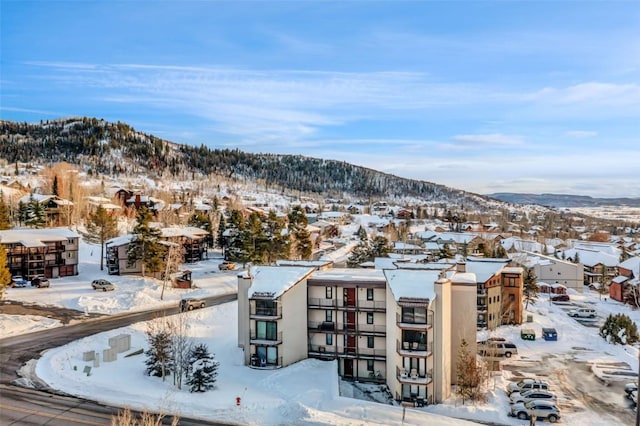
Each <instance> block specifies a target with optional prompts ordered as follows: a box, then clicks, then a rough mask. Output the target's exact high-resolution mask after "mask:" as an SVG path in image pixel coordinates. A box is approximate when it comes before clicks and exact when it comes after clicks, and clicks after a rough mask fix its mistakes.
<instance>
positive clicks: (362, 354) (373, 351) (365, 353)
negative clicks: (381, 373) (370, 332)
mask: <svg viewBox="0 0 640 426" xmlns="http://www.w3.org/2000/svg"><path fill="white" fill-rule="evenodd" d="M335 351H336V353H337V354H338V355H339V356H346V357H349V358H375V359H379V360H384V359H386V358H387V350H386V349H384V348H367V347H362V346H358V347H355V346H354V347H345V346H338V347H337V348H336V349H335Z"/></svg>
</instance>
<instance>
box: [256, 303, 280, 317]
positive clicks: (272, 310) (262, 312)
mask: <svg viewBox="0 0 640 426" xmlns="http://www.w3.org/2000/svg"><path fill="white" fill-rule="evenodd" d="M249 318H251V319H269V320H272V319H279V318H282V305H280V304H277V305H276V306H274V307H261V306H256V304H255V303H253V301H252V302H251V305H250V308H249Z"/></svg>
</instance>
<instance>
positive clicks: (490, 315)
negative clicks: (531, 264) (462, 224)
mask: <svg viewBox="0 0 640 426" xmlns="http://www.w3.org/2000/svg"><path fill="white" fill-rule="evenodd" d="M508 262H509V259H485V258H471V257H468V258H467V260H466V261H465V263H464V264H461V265H460V266H459V269H460V271H461V270H462V269H464V270H465V271H466V272H471V273H473V274H475V276H476V280H477V281H476V283H477V311H478V318H477V326H478V328H488V329H489V330H493V329H495V328H497V327H499V326H501V325H502V324H521V323H522V292H523V270H522V268H520V267H508V266H507V263H508Z"/></svg>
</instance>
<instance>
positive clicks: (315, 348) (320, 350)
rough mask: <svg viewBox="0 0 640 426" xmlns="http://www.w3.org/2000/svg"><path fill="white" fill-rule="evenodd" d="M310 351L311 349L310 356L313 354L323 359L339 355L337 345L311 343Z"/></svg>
mask: <svg viewBox="0 0 640 426" xmlns="http://www.w3.org/2000/svg"><path fill="white" fill-rule="evenodd" d="M308 351H309V356H313V357H316V358H321V359H335V358H336V356H337V354H336V347H335V346H326V345H312V344H310V345H309V347H308Z"/></svg>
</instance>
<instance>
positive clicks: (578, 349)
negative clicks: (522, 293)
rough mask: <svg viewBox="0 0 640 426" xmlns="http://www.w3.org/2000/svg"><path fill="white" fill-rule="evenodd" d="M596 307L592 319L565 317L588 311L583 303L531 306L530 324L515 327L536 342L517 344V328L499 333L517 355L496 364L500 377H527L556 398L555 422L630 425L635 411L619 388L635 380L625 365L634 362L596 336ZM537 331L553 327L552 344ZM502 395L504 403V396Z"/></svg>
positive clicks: (602, 317)
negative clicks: (555, 331)
mask: <svg viewBox="0 0 640 426" xmlns="http://www.w3.org/2000/svg"><path fill="white" fill-rule="evenodd" d="M602 303H605V302H604V301H603V302H602ZM598 306H599V305H595V308H596V311H597V313H598V315H597V316H596V318H592V319H590V318H579V319H577V318H572V317H570V316H569V315H568V312H569V310H570V309H575V308H576V307H594V305H593V304H590V303H585V302H583V301H581V302H578V303H570V304H562V305H555V304H552V303H549V302H547V301H545V302H542V303H539V304H538V305H537V306H534V307H531V308H530V309H529V311H531V312H532V314H533V321H532V322H531V323H525V324H523V325H522V327H521V328H523V329H524V328H528V327H532V328H534V329H536V330H537V339H536V341H526V340H522V339H521V338H520V334H519V330H520V329H521V328H520V327H514V328H513V329H512V330H511V331H509V332H507V333H502V334H501V337H506V338H507V339H508V340H510V341H512V342H513V343H515V344H516V345H517V347H518V355H517V356H514V357H512V358H508V359H507V358H503V359H502V362H501V364H502V370H503V374H504V378H505V379H508V380H509V381H517V380H519V379H521V378H524V377H529V378H538V379H542V380H544V381H546V382H548V383H549V390H550V391H551V392H553V393H554V394H555V395H556V396H557V398H558V401H557V406H558V408H560V411H561V414H562V419H561V420H560V423H564V424H571V425H573V424H580V425H583V426H584V425H633V424H634V423H635V416H636V412H635V409H634V407H633V403H632V402H631V401H630V400H628V399H627V398H625V393H624V385H625V383H628V382H633V381H637V380H638V373H637V370H636V371H634V370H633V369H632V367H631V365H630V362H631V360H632V359H634V358H632V357H630V356H625V354H626V352H627V351H626V350H625V348H624V346H622V345H610V344H608V343H606V341H605V340H604V339H603V338H601V337H600V336H599V335H598V331H599V327H600V326H601V325H602V324H603V322H604V320H605V318H606V315H607V313H606V312H603V310H602V309H598ZM543 327H555V328H557V329H558V342H552V341H544V340H542V339H541V337H542V336H541V329H542V328H543ZM620 354H622V356H621V355H620ZM627 355H631V354H627ZM625 360H626V361H625ZM635 362H636V363H637V361H635ZM634 367H636V365H634ZM504 395H505V396H504V398H505V399H506V398H508V397H507V394H506V392H505V394H504ZM538 423H542V422H540V421H539V422H538ZM514 424H515V423H514ZM518 424H521V423H518ZM527 424H528V423H527Z"/></svg>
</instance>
